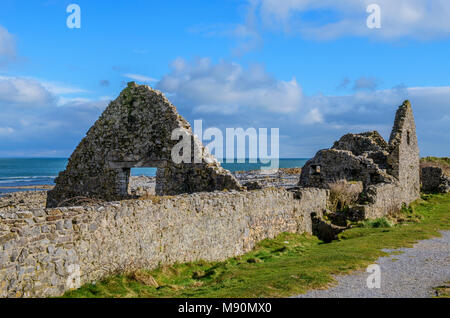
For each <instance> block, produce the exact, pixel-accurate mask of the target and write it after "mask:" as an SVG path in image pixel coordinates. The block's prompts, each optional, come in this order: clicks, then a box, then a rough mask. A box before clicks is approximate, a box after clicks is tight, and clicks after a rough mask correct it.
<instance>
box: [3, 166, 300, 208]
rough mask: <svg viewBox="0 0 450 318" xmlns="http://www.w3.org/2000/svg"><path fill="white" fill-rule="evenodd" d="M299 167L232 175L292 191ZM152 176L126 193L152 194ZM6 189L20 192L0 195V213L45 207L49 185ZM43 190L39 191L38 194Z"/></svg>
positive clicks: (137, 180) (260, 185) (247, 182)
mask: <svg viewBox="0 0 450 318" xmlns="http://www.w3.org/2000/svg"><path fill="white" fill-rule="evenodd" d="M300 173H301V168H280V169H278V170H277V171H275V170H273V171H269V170H252V171H236V172H233V173H232V174H233V175H234V176H235V177H236V178H237V179H238V180H239V182H240V183H241V184H242V185H243V186H247V187H248V189H249V190H253V189H262V188H271V187H274V188H285V189H291V188H296V186H297V182H298V178H299V176H300ZM155 186H156V177H148V176H136V177H131V179H130V188H129V192H130V194H131V195H132V196H136V197H141V196H147V195H155ZM8 189H15V190H22V189H23V190H24V191H19V192H12V193H6V194H4V195H3V196H0V212H12V211H20V210H21V211H24V210H32V209H39V208H43V207H45V202H46V199H47V191H46V190H51V189H53V186H50V185H36V186H25V187H10V188H8ZM38 190H43V191H38Z"/></svg>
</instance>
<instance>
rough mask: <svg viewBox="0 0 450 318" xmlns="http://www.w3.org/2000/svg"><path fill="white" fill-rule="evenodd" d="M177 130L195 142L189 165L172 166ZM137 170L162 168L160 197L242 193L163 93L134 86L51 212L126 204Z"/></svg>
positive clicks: (71, 172)
mask: <svg viewBox="0 0 450 318" xmlns="http://www.w3.org/2000/svg"><path fill="white" fill-rule="evenodd" d="M177 129H178V130H180V131H181V132H183V134H184V137H185V138H191V147H192V149H191V154H190V157H191V160H190V161H189V162H188V163H180V164H175V163H174V162H173V161H172V155H171V154H172V149H173V148H174V146H175V145H176V144H177V143H178V141H179V140H172V133H173V131H175V130H177ZM194 155H197V157H196V158H198V160H197V161H194ZM133 167H157V168H158V170H157V178H156V193H157V194H158V195H176V194H183V193H194V192H202V191H214V190H223V189H228V190H239V189H241V186H240V185H239V183H238V181H237V180H236V179H235V178H234V177H233V176H232V175H231V173H230V172H229V171H227V170H225V169H223V168H222V167H221V166H220V164H219V162H218V161H217V160H216V158H214V157H213V156H212V155H211V154H209V153H208V152H207V151H206V149H205V148H204V147H203V145H202V144H201V142H200V141H199V140H198V139H197V137H196V136H194V135H193V133H192V131H191V127H190V125H189V123H188V122H187V121H186V120H185V119H184V118H183V117H181V116H180V115H179V114H178V112H177V110H176V108H175V106H173V105H172V104H171V103H170V102H169V101H168V100H167V98H166V97H165V96H164V95H163V94H162V93H161V92H160V91H156V90H153V89H152V88H150V87H148V86H146V85H136V84H135V83H134V82H131V83H129V84H128V87H127V88H126V89H124V90H123V91H122V93H121V94H120V96H119V97H118V98H117V99H116V100H115V101H113V102H111V104H110V105H109V106H108V107H107V108H106V110H105V111H104V112H103V114H102V115H101V116H100V118H99V119H98V120H97V122H96V123H95V125H94V126H92V128H91V129H90V130H89V131H88V133H87V135H86V137H85V138H84V139H83V140H82V141H81V142H80V144H79V145H78V147H77V148H76V149H75V151H74V153H73V154H72V156H71V157H70V159H69V163H68V165H67V169H66V170H65V171H63V172H61V173H60V174H59V176H58V178H56V180H55V183H56V186H55V189H54V190H52V191H49V193H48V199H47V207H49V208H51V207H58V206H70V205H72V204H73V202H74V201H76V200H73V199H74V198H78V197H87V198H96V199H102V200H105V201H116V200H122V199H125V198H127V197H128V183H129V177H130V169H131V168H133Z"/></svg>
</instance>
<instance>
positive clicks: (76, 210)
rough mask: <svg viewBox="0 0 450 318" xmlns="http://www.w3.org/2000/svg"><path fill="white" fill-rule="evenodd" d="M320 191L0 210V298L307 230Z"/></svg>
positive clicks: (216, 255) (226, 251) (52, 290)
mask: <svg viewBox="0 0 450 318" xmlns="http://www.w3.org/2000/svg"><path fill="white" fill-rule="evenodd" d="M327 196H328V191H327V190H321V189H303V190H301V191H300V192H299V193H297V194H294V193H292V192H288V191H286V190H284V189H274V188H271V189H264V190H256V191H245V192H237V191H232V192H212V193H196V194H190V195H179V196H175V197H160V198H158V200H157V201H155V202H153V201H151V200H146V201H144V200H128V201H120V202H110V203H106V204H103V205H95V206H83V207H65V208H57V209H43V208H41V209H34V210H30V211H20V212H18V211H10V212H2V213H0V297H43V296H58V295H61V294H62V293H64V291H66V290H69V289H72V288H77V287H79V286H80V285H81V284H84V283H88V282H93V281H96V280H99V279H101V278H103V277H105V276H106V275H108V274H110V273H114V272H117V271H123V270H127V269H135V268H149V269H150V268H154V267H157V266H158V265H162V264H173V263H175V262H190V261H196V260H209V261H213V260H215V261H216V260H217V261H218V260H225V259H226V258H229V257H233V256H237V255H241V254H243V253H245V252H248V251H250V250H251V249H252V248H253V247H254V246H255V244H256V243H257V242H259V241H261V240H263V239H266V238H273V237H275V236H276V235H277V234H280V233H282V232H299V233H301V232H308V233H311V227H312V224H311V213H316V214H317V215H319V216H321V215H322V213H323V210H324V209H325V208H326V204H327Z"/></svg>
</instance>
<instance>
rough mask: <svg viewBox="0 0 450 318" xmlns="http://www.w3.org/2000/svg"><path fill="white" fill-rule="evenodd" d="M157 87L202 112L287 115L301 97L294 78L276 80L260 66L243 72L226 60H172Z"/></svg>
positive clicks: (296, 106)
mask: <svg viewBox="0 0 450 318" xmlns="http://www.w3.org/2000/svg"><path fill="white" fill-rule="evenodd" d="M156 87H157V88H158V89H160V90H162V91H164V92H167V93H170V94H172V95H173V98H174V99H176V101H177V102H178V103H180V104H184V105H188V106H191V107H193V108H194V110H195V111H196V112H202V113H211V112H219V113H222V114H232V113H236V112H237V111H238V110H243V109H253V110H257V111H258V110H260V111H269V112H274V113H289V112H293V111H295V110H297V109H299V108H300V107H301V104H302V97H303V93H302V89H301V87H300V86H299V85H298V83H297V81H296V80H295V78H293V79H292V80H290V81H282V80H277V79H275V78H274V77H272V76H271V75H269V74H268V73H267V72H266V71H265V70H264V68H263V67H262V66H261V65H253V66H251V67H249V68H247V69H244V68H243V67H242V66H240V65H239V64H236V63H230V62H225V61H220V62H219V63H217V64H214V63H212V62H211V60H210V59H208V58H201V59H197V60H196V61H194V62H192V63H188V62H187V61H185V60H183V59H181V58H179V59H177V60H175V61H174V62H173V63H172V64H171V72H170V73H169V74H167V75H165V76H164V77H163V78H162V79H161V81H160V82H158V83H157V85H156Z"/></svg>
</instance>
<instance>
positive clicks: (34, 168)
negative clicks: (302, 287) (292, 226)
mask: <svg viewBox="0 0 450 318" xmlns="http://www.w3.org/2000/svg"><path fill="white" fill-rule="evenodd" d="M306 161H308V159H306V158H297V159H295V158H294V159H293V158H289V159H280V161H279V167H280V168H301V167H303V166H304V164H305V163H306ZM67 162H68V159H67V158H32V159H30V158H26V159H20V158H0V195H1V194H5V193H10V192H17V191H24V189H17V187H28V186H38V185H53V184H54V180H55V178H56V176H57V175H58V173H59V172H60V171H63V170H64V169H65V168H66V165H67ZM222 166H223V167H224V168H225V169H228V170H230V171H232V172H233V171H250V170H258V169H260V168H261V167H262V166H268V165H267V164H263V163H261V162H260V161H258V162H257V163H252V162H250V161H249V160H248V159H247V160H245V163H238V162H237V160H235V162H234V163H228V162H224V163H222ZM131 175H133V176H142V175H145V176H151V177H153V176H155V175H156V168H133V169H131Z"/></svg>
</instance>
